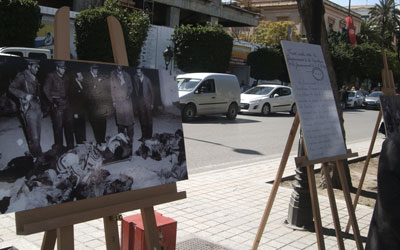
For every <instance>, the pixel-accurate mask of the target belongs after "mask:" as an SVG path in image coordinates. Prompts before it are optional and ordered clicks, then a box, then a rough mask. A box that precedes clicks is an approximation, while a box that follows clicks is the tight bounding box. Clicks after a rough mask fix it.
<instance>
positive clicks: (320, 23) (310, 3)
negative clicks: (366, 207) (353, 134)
mask: <svg viewBox="0 0 400 250" xmlns="http://www.w3.org/2000/svg"><path fill="white" fill-rule="evenodd" d="M297 6H298V9H299V13H300V17H301V19H302V22H303V25H304V27H305V29H306V36H307V39H308V42H309V43H312V44H319V45H321V48H322V53H323V54H324V57H325V62H326V67H327V70H328V74H329V79H330V81H331V87H332V90H333V93H334V97H335V103H336V108H337V110H338V114H339V120H340V126H341V129H342V133H343V138H344V139H345V142H346V134H345V131H344V126H343V123H344V120H343V111H342V108H341V106H340V103H339V101H338V100H339V98H338V96H339V93H338V88H337V84H336V75H335V71H334V69H333V65H332V59H331V54H330V51H329V44H328V33H327V31H326V25H325V18H324V14H325V9H324V5H323V0H297ZM343 164H344V169H345V172H346V177H347V181H348V185H349V187H350V188H352V187H353V185H352V182H351V176H350V170H349V167H348V164H347V160H344V161H343ZM333 169H334V171H333V178H332V184H333V185H334V188H341V186H340V181H339V176H338V174H337V171H336V168H333ZM321 174H323V172H321ZM325 178H329V176H326V177H325V176H324V177H323V178H321V180H325ZM320 186H325V183H320Z"/></svg>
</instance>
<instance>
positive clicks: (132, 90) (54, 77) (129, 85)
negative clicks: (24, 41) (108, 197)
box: [9, 59, 154, 162]
mask: <svg viewBox="0 0 400 250" xmlns="http://www.w3.org/2000/svg"><path fill="white" fill-rule="evenodd" d="M27 62H28V65H27V68H26V69H25V70H24V71H22V72H19V73H18V74H17V75H16V77H15V78H14V79H13V80H12V81H11V83H10V86H9V92H10V93H11V94H12V95H14V96H15V97H17V98H18V100H19V104H20V115H21V120H22V123H23V127H24V132H25V136H26V140H27V143H28V147H29V151H30V154H31V155H32V157H34V158H35V159H37V161H39V162H40V161H41V160H43V158H42V157H43V152H42V148H41V145H40V134H41V122H42V118H43V114H42V110H41V102H42V100H41V97H42V96H43V95H41V91H43V94H44V96H45V98H46V99H47V101H48V102H49V103H50V112H51V119H52V125H53V132H54V148H55V151H56V153H57V154H58V155H59V154H61V153H62V152H63V151H64V149H65V146H64V143H63V138H64V136H65V140H66V149H71V148H73V147H74V145H75V144H81V143H84V142H85V141H87V140H86V120H88V121H89V123H90V125H91V127H92V129H93V134H94V137H95V140H96V143H97V145H102V144H103V143H105V142H106V129H107V117H109V116H110V114H112V113H115V120H116V125H117V130H118V133H124V134H125V135H126V137H127V138H128V139H129V143H130V144H131V145H132V143H133V135H134V127H133V125H134V105H135V106H136V107H137V113H138V116H139V117H138V118H139V121H140V126H141V130H142V137H141V138H140V140H142V141H143V140H146V139H149V138H151V137H152V135H153V117H152V116H153V114H152V111H153V96H154V94H153V89H152V84H151V81H150V79H149V78H148V77H147V76H145V75H144V74H143V72H142V70H141V69H140V68H137V69H136V74H135V75H134V77H133V79H131V76H130V75H129V74H128V73H127V72H126V71H124V70H123V68H122V67H121V66H116V69H115V70H113V71H111V75H110V77H109V78H105V77H102V76H100V74H99V72H98V71H99V67H98V65H96V64H92V65H90V68H89V72H88V73H86V74H85V73H82V72H76V73H75V75H74V79H70V77H69V76H70V75H68V74H66V70H67V68H66V64H65V62H64V61H55V70H54V71H53V72H50V73H49V74H48V75H47V76H46V77H45V80H44V83H43V85H42V86H41V83H39V82H38V79H37V77H36V75H37V73H38V71H39V68H40V65H39V60H35V59H27Z"/></svg>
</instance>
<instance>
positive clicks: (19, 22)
mask: <svg viewBox="0 0 400 250" xmlns="http://www.w3.org/2000/svg"><path fill="white" fill-rule="evenodd" d="M40 25H41V15H40V7H39V5H38V4H37V2H36V1H33V0H1V1H0V30H1V32H0V47H3V46H21V47H33V46H34V43H35V38H36V33H37V32H38V30H39V28H40Z"/></svg>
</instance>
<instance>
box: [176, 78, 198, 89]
mask: <svg viewBox="0 0 400 250" xmlns="http://www.w3.org/2000/svg"><path fill="white" fill-rule="evenodd" d="M177 81H178V90H183V91H191V90H193V89H194V88H195V87H196V86H197V84H199V82H200V81H201V79H195V78H178V79H177Z"/></svg>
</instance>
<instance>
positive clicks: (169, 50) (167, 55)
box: [163, 45, 174, 70]
mask: <svg viewBox="0 0 400 250" xmlns="http://www.w3.org/2000/svg"><path fill="white" fill-rule="evenodd" d="M163 56H164V61H165V70H168V66H169V64H170V63H171V60H172V57H173V56H174V52H173V51H172V47H171V46H170V45H168V46H167V48H166V49H165V50H164V52H163Z"/></svg>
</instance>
